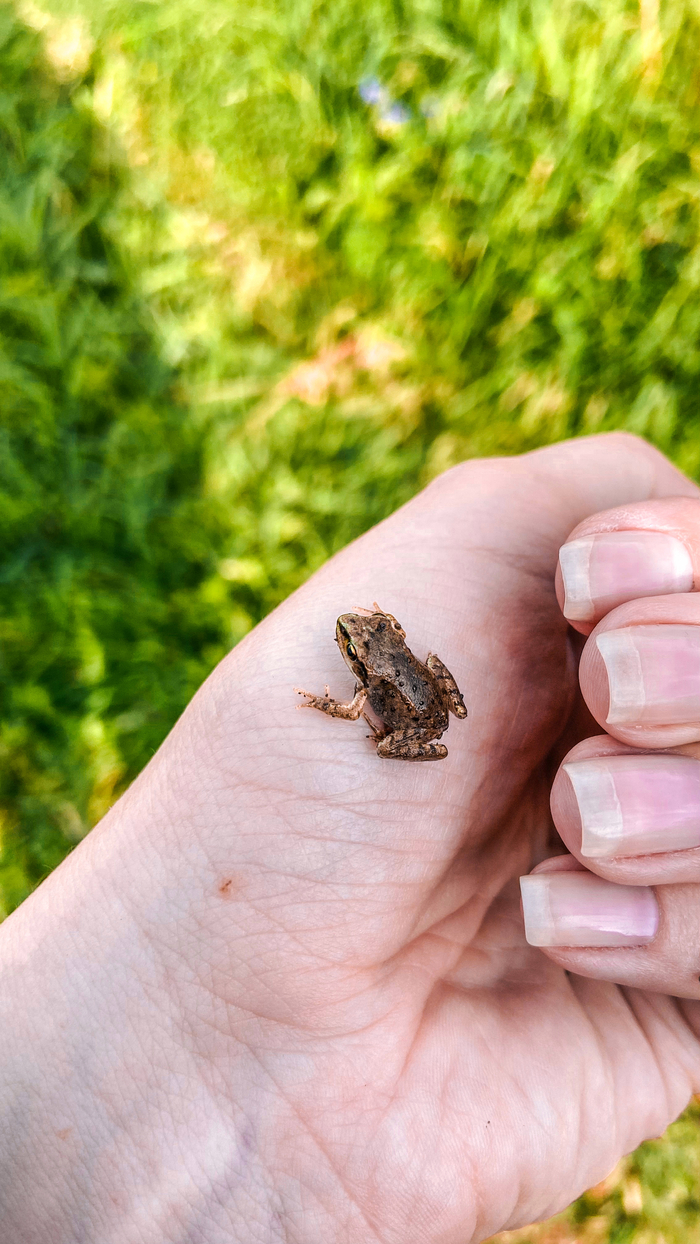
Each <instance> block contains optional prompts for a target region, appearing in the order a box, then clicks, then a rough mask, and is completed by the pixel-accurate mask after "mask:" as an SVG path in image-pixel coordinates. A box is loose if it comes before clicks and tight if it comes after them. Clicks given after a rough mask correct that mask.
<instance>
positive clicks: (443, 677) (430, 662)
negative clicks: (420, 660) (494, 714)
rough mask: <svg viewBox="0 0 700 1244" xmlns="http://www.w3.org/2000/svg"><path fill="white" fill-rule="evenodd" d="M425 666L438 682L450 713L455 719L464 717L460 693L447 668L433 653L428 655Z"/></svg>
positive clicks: (464, 712)
mask: <svg viewBox="0 0 700 1244" xmlns="http://www.w3.org/2000/svg"><path fill="white" fill-rule="evenodd" d="M425 664H426V665H427V667H428V669H429V670H431V671H432V673H433V674H434V675H435V677H436V678H437V679H438V680H439V683H440V686H441V687H442V690H443V692H444V693H445V697H446V699H447V703H448V706H449V709H450V712H451V713H454V715H455V717H462V718H464V717H466V715H467V710H466V708H465V706H464V700H463V699H462V692H461V691H460V689H459V687H458V686H457V683H456V682H455V679H454V678H453V676H452V674H451V673H450V671H449V670H448V668H447V666H446V665H443V663H442V661H441V660H440V658H439V657H436V656H435V653H434V652H431V653H430V655H429V657H428V659H427V661H426V663H425Z"/></svg>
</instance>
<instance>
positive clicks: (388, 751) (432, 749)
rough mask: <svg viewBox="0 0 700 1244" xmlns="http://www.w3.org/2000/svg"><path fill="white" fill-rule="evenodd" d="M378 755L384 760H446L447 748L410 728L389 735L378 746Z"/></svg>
mask: <svg viewBox="0 0 700 1244" xmlns="http://www.w3.org/2000/svg"><path fill="white" fill-rule="evenodd" d="M377 755H378V756H381V757H382V759H383V760H444V759H445V756H446V755H447V748H446V747H445V745H444V743H436V742H435V740H434V739H431V738H430V736H428V737H427V738H426V736H425V734H423V733H421V732H420V731H418V730H416V728H415V727H409V728H408V729H406V730H394V732H393V734H387V735H386V737H385V738H383V739H382V740H381V742H380V743H379V744H378V745H377Z"/></svg>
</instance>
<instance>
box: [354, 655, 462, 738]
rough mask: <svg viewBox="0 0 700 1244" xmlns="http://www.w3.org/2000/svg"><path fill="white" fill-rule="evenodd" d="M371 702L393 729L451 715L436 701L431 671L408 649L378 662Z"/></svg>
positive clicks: (373, 679)
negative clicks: (428, 718)
mask: <svg viewBox="0 0 700 1244" xmlns="http://www.w3.org/2000/svg"><path fill="white" fill-rule="evenodd" d="M368 689H369V702H370V704H371V705H372V708H373V709H374V711H375V713H376V714H377V716H378V717H381V719H382V721H383V722H384V723H385V725H387V726H390V727H394V728H396V727H403V726H410V725H413V724H416V725H418V724H420V723H421V722H423V721H425V719H426V718H427V717H430V718H431V720H433V721H435V720H436V718H442V717H444V720H445V727H447V720H448V718H447V712H446V711H445V709H444V707H443V705H442V704H441V703H440V702H439V701H438V700H437V699H436V696H435V682H434V679H433V677H432V675H431V674H430V671H429V670H428V669H427V667H426V666H425V665H423V664H422V663H421V662H420V661H419V660H418V659H417V658H416V657H414V655H413V653H412V652H411V651H410V650H409V649H408V648H397V649H395V650H394V651H393V652H392V653H391V654H387V655H386V657H385V658H384V661H383V662H381V663H379V662H378V663H377V668H375V671H374V675H373V677H371V678H370V679H369V681H368Z"/></svg>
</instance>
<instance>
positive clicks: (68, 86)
mask: <svg viewBox="0 0 700 1244" xmlns="http://www.w3.org/2000/svg"><path fill="white" fill-rule="evenodd" d="M18 11H19V12H20V14H21V18H22V20H18V19H17V18H15V16H14V15H13V10H12V9H11V8H10V7H9V6H7V5H3V6H2V7H0V278H1V279H0V389H1V399H2V400H1V401H0V441H1V443H0V532H1V535H2V547H3V558H2V561H1V562H0V574H1V575H2V586H3V591H2V610H1V611H0V830H1V833H2V849H1V853H0V904H2V906H3V908H4V910H5V911H9V910H11V909H12V908H13V907H14V906H16V904H17V903H19V902H20V901H21V900H22V898H23V897H24V896H25V895H26V894H27V893H28V892H29V890H30V889H31V888H32V886H33V885H35V884H36V883H37V881H38V880H39V879H40V878H41V877H42V876H43V875H44V874H45V873H46V872H47V871H49V870H50V869H51V868H52V867H53V866H54V865H55V864H56V863H57V862H58V861H59V860H60V858H61V857H62V856H63V855H64V854H65V853H66V852H67V851H68V850H69V849H70V847H71V845H72V844H73V843H74V842H75V841H76V840H78V839H79V838H80V837H81V836H82V835H83V834H84V833H85V832H86V831H87V829H88V828H89V827H90V826H91V825H92V824H94V823H95V821H96V820H97V819H99V817H100V816H101V815H102V814H103V812H104V811H105V809H106V808H107V807H108V806H109V804H110V802H111V801H112V800H113V799H114V798H115V797H116V796H118V794H119V792H120V791H121V790H122V789H123V787H124V786H125V785H126V784H127V783H128V782H129V781H130V780H131V779H132V778H133V776H134V775H135V774H136V773H137V772H138V771H139V769H140V768H141V767H142V766H143V764H144V763H145V762H146V760H147V759H148V757H149V756H150V755H151V754H152V752H153V750H154V749H155V748H156V747H157V746H158V744H159V742H160V741H161V739H162V738H163V737H164V735H165V734H166V732H167V730H168V729H169V728H170V726H171V725H172V723H173V721H174V720H175V718H176V717H177V715H178V713H179V712H180V711H181V710H182V708H183V707H184V705H185V703H186V702H187V700H188V698H189V697H190V696H191V694H192V692H193V691H194V689H195V687H196V686H197V685H198V684H199V683H200V682H201V680H202V679H203V677H204V676H205V675H206V673H207V672H208V671H209V669H210V668H211V667H212V666H213V665H214V664H215V663H216V661H217V660H218V659H219V658H220V657H221V656H222V655H223V653H224V652H225V651H226V650H227V649H228V648H229V647H230V646H231V644H232V643H235V642H236V641H237V640H238V639H239V638H240V637H241V636H242V635H243V634H244V633H245V632H246V631H247V630H248V629H249V628H250V627H251V626H252V625H254V624H255V623H256V622H257V621H258V620H259V619H260V618H261V617H262V616H263V615H264V614H265V613H266V612H268V611H269V609H270V608H272V607H273V606H274V605H275V604H276V603H277V601H279V600H280V599H282V598H283V597H284V596H285V595H287V594H288V593H289V591H291V590H292V589H293V588H294V587H295V586H296V585H297V584H298V583H299V582H301V581H302V580H303V579H304V578H305V577H306V576H307V575H308V574H309V573H310V572H311V571H313V570H314V569H315V568H316V566H318V565H319V564H320V563H321V562H322V561H324V560H325V558H327V557H328V556H329V554H330V553H332V552H333V551H334V550H335V549H337V548H339V547H341V546H342V545H344V544H345V543H347V541H348V540H350V539H352V538H353V537H354V536H356V535H357V534H359V533H360V532H361V531H362V530H364V529H365V528H367V527H368V526H370V525H371V524H372V523H374V522H376V521H377V520H378V519H380V518H381V517H383V516H384V515H385V514H387V513H388V512H390V511H391V510H393V509H394V508H395V507H396V506H397V505H399V504H400V503H401V502H403V501H404V500H406V499H407V498H408V497H409V496H411V495H412V494H413V493H414V492H415V491H416V490H417V489H418V488H419V487H420V486H421V485H422V484H424V483H425V482H427V480H428V479H430V478H431V477H432V476H433V475H434V474H436V473H437V472H438V471H440V470H442V469H443V468H444V467H446V466H449V465H450V464H452V463H453V462H455V461H458V460H460V459H461V458H464V457H466V456H469V455H475V454H477V455H479V454H490V453H516V452H520V451H522V450H524V449H528V448H531V447H534V446H536V445H540V444H544V443H547V442H550V441H554V440H557V439H560V438H561V437H562V436H566V435H572V434H579V433H581V434H585V433H586V432H591V431H597V430H602V429H608V428H614V427H625V428H629V429H632V430H634V431H636V432H639V433H642V434H643V435H645V436H647V437H649V439H651V440H652V441H654V442H655V443H656V444H658V445H659V446H660V447H661V448H662V449H663V450H664V451H665V452H667V453H669V454H670V455H671V457H672V458H673V459H674V460H675V461H677V462H678V463H679V464H680V465H681V466H682V467H683V468H684V469H685V470H687V471H689V472H690V473H691V474H694V475H698V474H700V415H699V412H698V402H697V392H698V386H699V381H700V247H699V239H700V229H699V227H698V226H699V212H700V108H699V107H698V105H699V103H700V70H699V69H698V59H697V47H698V44H699V35H700V15H698V13H697V11H696V8H695V7H694V6H692V5H690V4H689V3H686V0H668V2H667V3H665V4H664V5H663V6H662V7H661V10H660V12H658V13H657V11H656V7H655V4H654V2H653V0H644V2H643V4H642V7H641V10H640V8H639V7H638V5H637V4H633V3H625V0H594V2H592V3H582V2H580V0H578V2H577V0H500V2H496V0H488V2H485V0H470V2H469V3H467V0H411V2H410V3H407V2H406V3H403V2H402V0H381V2H380V0H363V2H362V3H360V2H359V0H324V3H318V2H316V3H314V2H312V0H284V3H283V2H282V0H256V3H255V4H251V3H250V0H225V2H224V0H206V3H205V0H158V2H157V3H150V2H148V3H144V2H141V3H133V2H127V0H112V2H111V3H110V2H109V0H104V3H102V4H100V5H96V4H95V3H94V0H89V2H88V0H72V2H71V3H68V2H66V0H43V7H37V6H36V5H35V4H34V3H33V0H31V2H30V0H27V2H26V3H25V4H24V6H21V7H20V9H19V10H18ZM360 88H362V89H360ZM363 95H364V96H365V98H363ZM368 95H372V97H373V98H375V99H377V102H376V103H372V102H367V97H368ZM697 1122H698V1112H697V1109H696V1110H695V1113H694V1114H688V1115H687V1116H686V1117H685V1119H684V1120H683V1121H681V1122H679V1123H678V1124H676V1125H675V1126H674V1128H672V1129H671V1130H670V1132H669V1135H668V1137H667V1138H666V1140H664V1141H663V1142H653V1143H651V1144H649V1145H647V1146H644V1147H643V1148H642V1149H641V1150H640V1151H639V1152H638V1154H636V1155H635V1156H634V1157H633V1158H632V1159H630V1160H629V1161H627V1162H626V1163H625V1164H624V1165H623V1167H622V1168H621V1169H620V1171H619V1172H617V1174H616V1176H615V1177H614V1178H613V1179H612V1180H611V1181H608V1182H606V1184H605V1185H601V1187H600V1188H599V1189H597V1190H594V1191H593V1192H592V1193H589V1194H588V1195H587V1196H586V1197H584V1198H582V1199H581V1201H579V1202H578V1203H577V1205H576V1207H574V1209H573V1210H572V1211H571V1212H570V1213H568V1214H567V1215H565V1216H563V1217H562V1218H560V1219H558V1220H556V1221H555V1222H553V1223H552V1224H550V1225H549V1226H548V1227H547V1228H543V1229H542V1231H540V1232H539V1233H538V1232H529V1233H519V1234H518V1238H519V1239H522V1240H525V1239H528V1240H530V1239H532V1240H535V1239H538V1240H542V1241H544V1240H547V1241H550V1240H551V1241H552V1242H554V1241H555V1240H561V1241H562V1242H564V1241H566V1242H567V1244H568V1242H570V1241H574V1240H576V1241H586V1242H587V1244H594V1241H596V1240H603V1239H604V1240H610V1241H613V1242H618V1241H620V1242H622V1241H627V1240H634V1241H635V1242H636V1244H647V1242H648V1244H662V1241H668V1244H673V1242H675V1241H676V1240H678V1241H679V1244H680V1241H681V1240H687V1239H688V1238H692V1231H693V1229H694V1222H695V1217H694V1216H696V1215H697V1213H698V1178H697V1171H698V1169H699V1167H700V1145H699V1144H698V1138H697Z"/></svg>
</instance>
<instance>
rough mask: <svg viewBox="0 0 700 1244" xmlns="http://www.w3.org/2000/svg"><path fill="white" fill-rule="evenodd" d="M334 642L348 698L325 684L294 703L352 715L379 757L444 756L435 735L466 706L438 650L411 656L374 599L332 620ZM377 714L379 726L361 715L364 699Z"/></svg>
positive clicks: (398, 625)
mask: <svg viewBox="0 0 700 1244" xmlns="http://www.w3.org/2000/svg"><path fill="white" fill-rule="evenodd" d="M335 642H336V643H337V645H338V647H339V649H340V651H341V653H342V656H343V658H344V660H345V663H346V665H347V666H348V667H349V669H350V670H351V672H352V673H353V674H354V676H355V680H356V681H355V691H354V694H353V698H352V700H350V701H349V702H348V703H346V704H344V703H343V702H342V701H340V700H335V699H333V698H332V696H331V694H330V688H329V687H328V685H326V688H325V692H324V694H323V695H315V694H314V693H313V692H311V691H302V690H301V688H300V687H295V688H294V690H295V691H296V693H297V695H303V696H305V697H306V699H305V703H304V704H298V705H297V708H316V709H319V710H320V712H322V713H327V714H328V716H329V717H340V718H343V719H344V720H346V721H357V720H358V718H360V717H362V718H363V719H364V720H365V721H366V722H367V724H368V726H369V727H370V729H371V731H372V734H371V735H368V736H367V737H368V738H372V739H373V741H374V742H375V744H376V751H377V755H378V756H379V757H381V758H382V759H383V760H444V759H445V757H446V756H447V754H448V752H447V748H446V747H445V745H444V744H443V743H439V742H438V741H437V740H438V739H440V738H441V737H442V735H443V734H444V732H445V731H446V730H447V728H448V725H449V714H450V713H452V714H453V715H454V716H455V717H457V718H461V719H463V718H465V717H466V716H467V709H466V708H465V705H464V700H463V698H462V693H461V691H460V690H459V687H458V686H457V683H456V681H455V679H454V677H453V676H452V674H451V673H450V671H449V670H448V668H447V666H446V665H444V664H443V662H442V661H441V660H440V658H439V657H438V656H436V655H435V654H434V653H432V652H431V653H429V655H428V657H427V658H426V660H425V662H423V661H419V660H418V657H416V656H414V654H413V653H412V652H411V649H410V648H409V647H408V644H407V643H406V632H405V630H404V629H403V627H402V626H401V623H400V622H397V620H396V618H395V617H394V616H393V614H391V613H387V612H386V611H385V610H384V609H380V607H379V605H378V604H377V602H376V601H374V604H373V608H372V609H364V608H361V607H359V606H356V608H355V611H354V612H353V613H342V614H341V615H340V617H339V618H338V620H337V622H336V628H335ZM368 703H369V706H370V708H372V710H373V711H374V713H375V714H376V716H377V717H378V718H379V719H380V721H381V723H382V725H381V727H380V728H377V726H376V725H375V724H374V722H373V721H372V720H371V719H370V718H369V717H368V716H367V714H366V712H365V705H367V704H368Z"/></svg>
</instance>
